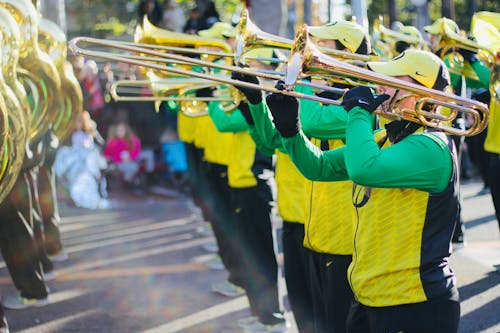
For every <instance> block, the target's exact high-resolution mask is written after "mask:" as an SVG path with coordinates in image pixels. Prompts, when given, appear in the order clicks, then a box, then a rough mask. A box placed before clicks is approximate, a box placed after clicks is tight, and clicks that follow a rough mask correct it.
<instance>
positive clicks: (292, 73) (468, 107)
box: [284, 25, 488, 136]
mask: <svg viewBox="0 0 500 333" xmlns="http://www.w3.org/2000/svg"><path fill="white" fill-rule="evenodd" d="M307 68H308V69H309V70H310V71H312V72H314V73H320V74H323V75H337V76H348V77H351V78H353V79H362V80H366V81H369V82H371V83H375V84H377V85H384V86H389V87H393V88H395V89H397V90H405V91H408V92H409V94H406V95H405V96H403V97H401V98H399V99H393V101H392V102H391V103H390V104H389V107H387V108H385V110H376V111H375V112H376V113H377V114H379V115H380V116H383V117H386V118H389V119H405V120H409V121H412V122H415V123H418V124H420V125H422V126H427V127H432V128H436V129H439V130H442V131H444V132H446V133H448V134H452V135H457V136H472V135H475V134H478V133H480V132H481V131H482V130H483V129H484V128H485V127H486V125H487V123H488V107H487V106H486V105H485V104H483V103H480V102H478V101H474V100H471V99H467V98H463V97H460V96H456V95H452V94H447V93H445V92H442V91H438V90H434V89H429V88H427V87H424V86H421V85H417V84H413V83H409V82H406V81H402V80H399V79H397V78H394V77H390V76H385V75H381V74H378V73H375V72H372V71H370V70H367V69H364V68H359V67H356V66H354V65H351V64H347V63H345V62H341V61H339V60H338V59H335V58H333V57H329V56H327V55H325V54H322V53H321V52H319V50H318V49H317V48H316V47H315V46H314V45H313V44H312V42H311V41H310V40H309V34H308V32H307V26H306V25H304V26H302V28H301V29H300V30H299V31H298V33H297V36H296V39H295V44H294V47H293V48H292V51H291V54H290V60H289V62H288V67H287V74H286V76H285V80H284V81H285V89H287V90H290V89H293V86H294V85H295V82H296V80H297V78H298V77H299V76H300V75H301V72H302V71H303V70H304V69H307ZM409 97H418V98H419V100H418V102H417V104H416V107H415V109H414V110H409V109H403V108H400V104H401V102H402V101H403V100H404V99H406V98H409ZM429 106H431V107H432V109H435V108H436V107H445V108H449V109H450V110H451V112H450V115H449V116H445V115H443V114H440V113H437V112H432V111H427V108H428V107H429ZM459 112H464V113H465V114H468V115H470V116H471V117H472V119H473V120H474V123H473V125H472V126H471V128H469V129H466V130H461V129H457V128H454V127H451V126H449V125H446V123H450V122H451V121H452V120H453V119H455V118H456V116H457V115H458V113H459Z"/></svg>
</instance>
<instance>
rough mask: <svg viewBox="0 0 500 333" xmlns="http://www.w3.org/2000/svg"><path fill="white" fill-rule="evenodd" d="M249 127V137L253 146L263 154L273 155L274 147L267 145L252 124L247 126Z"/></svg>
mask: <svg viewBox="0 0 500 333" xmlns="http://www.w3.org/2000/svg"><path fill="white" fill-rule="evenodd" d="M249 127H250V128H249V129H248V133H249V134H250V137H251V138H252V140H253V142H255V146H256V147H257V149H258V150H259V151H260V152H261V153H262V154H264V155H267V156H273V155H274V149H272V148H269V147H267V145H266V144H265V142H264V141H263V140H262V138H261V137H260V136H259V133H258V132H257V130H256V129H255V127H254V126H249Z"/></svg>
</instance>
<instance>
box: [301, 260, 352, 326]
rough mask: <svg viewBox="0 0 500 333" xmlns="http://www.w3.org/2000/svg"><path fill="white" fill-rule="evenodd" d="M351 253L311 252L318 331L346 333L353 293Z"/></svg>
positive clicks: (313, 294)
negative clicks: (349, 269)
mask: <svg viewBox="0 0 500 333" xmlns="http://www.w3.org/2000/svg"><path fill="white" fill-rule="evenodd" d="M351 261H352V256H350V255H334V254H327V253H318V252H313V251H311V252H310V260H309V264H310V266H309V267H310V268H309V269H310V274H311V278H310V282H311V290H312V296H313V303H314V304H313V309H314V321H315V330H316V332H321V333H323V332H329V333H337V332H346V322H347V316H348V313H349V309H350V306H351V303H352V301H353V299H354V296H353V294H352V291H351V287H350V286H349V282H348V281H347V268H348V267H349V264H350V263H351Z"/></svg>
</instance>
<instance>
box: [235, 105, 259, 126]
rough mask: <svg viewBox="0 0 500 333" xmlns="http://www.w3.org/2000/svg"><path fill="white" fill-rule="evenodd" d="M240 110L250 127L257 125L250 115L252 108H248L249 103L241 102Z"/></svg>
mask: <svg viewBox="0 0 500 333" xmlns="http://www.w3.org/2000/svg"><path fill="white" fill-rule="evenodd" d="M238 110H240V112H241V114H242V115H243V118H245V121H246V122H247V124H248V125H250V126H253V125H255V123H254V122H253V117H252V114H251V113H250V107H249V106H248V103H245V102H240V104H239V105H238Z"/></svg>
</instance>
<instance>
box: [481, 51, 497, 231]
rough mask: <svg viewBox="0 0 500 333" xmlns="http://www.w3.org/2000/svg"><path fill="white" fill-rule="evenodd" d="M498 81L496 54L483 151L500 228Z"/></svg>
mask: <svg viewBox="0 0 500 333" xmlns="http://www.w3.org/2000/svg"><path fill="white" fill-rule="evenodd" d="M498 80H500V53H497V61H496V64H495V66H494V68H493V71H492V73H491V87H490V91H491V94H492V96H493V97H492V98H491V103H490V118H489V121H488V132H487V135H486V140H485V142H484V150H485V151H486V152H487V153H488V154H489V155H490V156H489V166H488V180H489V185H490V191H491V197H492V199H493V205H494V206H495V212H496V216H497V222H498V227H499V228H500V127H499V126H500V91H499V85H498Z"/></svg>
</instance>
